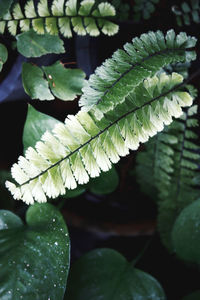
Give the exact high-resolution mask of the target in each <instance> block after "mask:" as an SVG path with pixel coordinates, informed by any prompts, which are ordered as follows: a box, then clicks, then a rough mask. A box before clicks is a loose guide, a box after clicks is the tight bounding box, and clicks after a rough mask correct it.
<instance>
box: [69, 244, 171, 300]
mask: <svg viewBox="0 0 200 300" xmlns="http://www.w3.org/2000/svg"><path fill="white" fill-rule="evenodd" d="M65 299H66V300H100V299H101V300H112V299H113V300H122V299H123V300H125V299H126V300H127V299H134V300H147V299H148V300H164V299H166V298H165V295H164V292H163V289H162V287H161V286H160V284H159V283H158V281H157V280H156V279H155V278H153V277H152V276H151V275H149V274H147V273H145V272H143V271H140V270H138V269H135V268H134V267H133V266H132V265H131V264H129V263H128V262H127V261H126V259H125V258H124V257H123V256H122V255H121V254H119V253H118V252H116V251H114V250H112V249H96V250H93V251H91V252H89V253H87V254H86V255H84V256H83V257H82V258H80V259H79V260H78V261H77V262H76V263H75V264H74V265H73V266H72V269H71V272H70V276H69V281H68V287H67V293H66V297H65Z"/></svg>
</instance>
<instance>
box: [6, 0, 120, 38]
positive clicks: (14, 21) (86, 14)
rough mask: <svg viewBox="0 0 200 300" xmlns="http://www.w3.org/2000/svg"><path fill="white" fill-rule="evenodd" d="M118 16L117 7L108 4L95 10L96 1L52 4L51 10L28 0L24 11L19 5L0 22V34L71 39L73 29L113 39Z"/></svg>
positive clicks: (62, 0) (56, 0)
mask: <svg viewBox="0 0 200 300" xmlns="http://www.w3.org/2000/svg"><path fill="white" fill-rule="evenodd" d="M115 15H116V11H115V8H114V6H112V5H111V4H110V3H107V2H101V3H99V4H98V5H97V6H96V5H95V0H83V1H81V2H80V1H77V0H68V1H66V0H53V2H52V5H51V7H50V6H49V5H48V0H40V1H39V3H38V4H37V6H35V5H34V2H33V0H28V1H27V2H26V4H25V6H24V11H22V8H21V6H20V4H19V3H16V4H14V5H13V6H12V8H11V10H10V11H9V12H8V13H7V14H6V15H4V16H3V17H2V18H1V19H0V33H4V31H5V29H6V27H7V28H8V30H9V32H10V33H11V34H12V35H16V34H17V31H18V29H20V30H21V31H22V32H24V31H28V30H30V29H31V28H33V30H34V31H35V32H36V33H38V34H44V33H45V32H47V33H49V34H53V35H57V34H59V33H61V34H62V35H63V36H64V37H68V38H70V37H72V29H73V30H74V32H76V33H77V34H78V35H86V34H89V35H91V36H98V35H99V34H100V32H103V33H104V34H106V35H114V34H116V33H117V32H118V25H117V24H115V23H114V22H113V20H112V18H113V17H114V16H115Z"/></svg>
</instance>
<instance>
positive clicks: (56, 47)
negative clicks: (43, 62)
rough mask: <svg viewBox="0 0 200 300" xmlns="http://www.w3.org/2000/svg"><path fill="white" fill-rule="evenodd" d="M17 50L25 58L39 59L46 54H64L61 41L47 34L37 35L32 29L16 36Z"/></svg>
mask: <svg viewBox="0 0 200 300" xmlns="http://www.w3.org/2000/svg"><path fill="white" fill-rule="evenodd" d="M16 38H17V50H18V52H19V53H21V54H22V55H23V56H25V57H39V56H42V55H44V54H48V53H57V54H59V53H64V52H65V48H64V46H63V41H62V40H61V39H60V38H59V37H58V36H56V35H50V34H48V33H46V34H42V35H39V34H37V33H35V31H34V30H33V29H31V30H29V31H26V32H23V33H21V34H19V35H17V37H16Z"/></svg>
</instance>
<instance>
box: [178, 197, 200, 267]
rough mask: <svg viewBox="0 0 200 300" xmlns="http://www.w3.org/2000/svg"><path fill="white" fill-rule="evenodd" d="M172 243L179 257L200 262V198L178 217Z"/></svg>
mask: <svg viewBox="0 0 200 300" xmlns="http://www.w3.org/2000/svg"><path fill="white" fill-rule="evenodd" d="M172 243H173V246H174V250H175V252H176V254H177V256H178V257H180V258H181V259H183V260H185V261H189V262H193V263H198V264H199V263H200V199H198V200H197V201H195V202H193V203H192V204H190V205H188V206H187V207H186V208H184V209H183V210H182V212H181V213H180V215H179V216H178V218H177V219H176V221H175V224H174V227H173V230H172Z"/></svg>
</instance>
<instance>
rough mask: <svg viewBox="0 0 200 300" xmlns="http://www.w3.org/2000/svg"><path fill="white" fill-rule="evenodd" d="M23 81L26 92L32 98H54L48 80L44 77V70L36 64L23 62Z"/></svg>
mask: <svg viewBox="0 0 200 300" xmlns="http://www.w3.org/2000/svg"><path fill="white" fill-rule="evenodd" d="M22 82H23V87H24V90H25V92H26V93H27V94H28V95H29V96H30V97H31V99H39V100H53V99H55V98H54V96H53V95H52V94H51V91H50V90H49V86H48V81H47V80H46V79H45V78H44V77H43V72H42V70H41V69H40V68H39V67H37V66H36V65H32V64H30V63H23V66H22Z"/></svg>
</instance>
